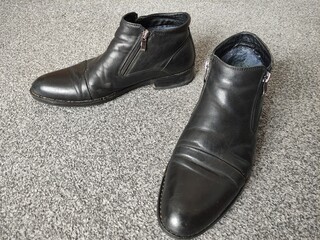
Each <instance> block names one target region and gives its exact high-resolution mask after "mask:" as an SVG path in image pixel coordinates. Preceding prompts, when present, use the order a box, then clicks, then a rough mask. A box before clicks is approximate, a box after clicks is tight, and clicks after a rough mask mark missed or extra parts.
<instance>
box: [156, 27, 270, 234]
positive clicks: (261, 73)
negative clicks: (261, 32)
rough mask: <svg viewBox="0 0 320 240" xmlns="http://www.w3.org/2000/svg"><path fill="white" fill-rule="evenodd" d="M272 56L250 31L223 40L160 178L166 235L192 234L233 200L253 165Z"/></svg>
mask: <svg viewBox="0 0 320 240" xmlns="http://www.w3.org/2000/svg"><path fill="white" fill-rule="evenodd" d="M271 65H272V58H271V55H270V53H269V50H268V48H267V47H266V45H265V44H264V43H263V42H262V41H261V40H260V39H259V38H258V37H257V36H256V35H254V34H251V33H247V32H243V33H239V34H236V35H234V36H232V37H230V38H228V39H227V40H225V41H224V42H222V43H221V44H220V45H219V46H218V47H217V48H216V49H215V50H214V52H213V54H212V56H211V59H210V61H209V62H208V65H207V72H206V76H205V84H204V87H203V90H202V94H201V96H200V99H199V101H198V104H197V106H196V107H195V109H194V111H193V113H192V116H191V119H190V120H189V123H188V124H187V126H186V128H185V129H184V131H183V133H182V135H181V137H180V139H179V141H178V143H177V145H176V147H175V149H174V152H173V155H172V157H171V160H170V162H169V163H168V166H167V169H166V172H165V175H164V177H163V181H162V185H161V189H160V195H159V202H158V218H159V222H160V225H161V227H162V228H163V229H164V230H165V231H166V232H167V233H168V234H169V235H171V236H173V237H177V238H192V237H195V236H197V235H199V234H201V233H203V232H204V231H206V230H207V229H208V228H209V227H210V226H212V225H213V224H214V223H215V222H216V221H217V220H218V219H219V218H220V217H221V216H222V215H223V214H224V213H225V211H226V210H227V209H228V207H229V206H230V205H231V204H232V203H233V202H234V201H235V199H236V197H237V196H238V195H239V193H240V192H241V190H242V188H243V186H244V185H245V183H246V180H247V179H248V177H249V173H250V170H251V167H252V161H253V155H254V150H255V143H256V131H257V126H258V120H259V117H260V113H261V107H262V100H263V96H264V94H265V92H266V89H267V82H268V80H269V77H270V71H271Z"/></svg>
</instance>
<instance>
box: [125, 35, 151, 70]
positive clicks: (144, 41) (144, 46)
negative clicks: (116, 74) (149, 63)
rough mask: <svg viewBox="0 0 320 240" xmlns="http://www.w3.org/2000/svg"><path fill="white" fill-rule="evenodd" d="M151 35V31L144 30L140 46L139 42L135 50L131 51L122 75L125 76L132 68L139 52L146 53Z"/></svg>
mask: <svg viewBox="0 0 320 240" xmlns="http://www.w3.org/2000/svg"><path fill="white" fill-rule="evenodd" d="M149 35H150V32H149V30H148V29H144V30H143V32H142V34H141V38H140V44H139V41H137V42H136V44H135V45H134V48H133V50H132V51H131V53H130V56H129V57H128V58H127V61H126V62H125V64H124V65H123V67H122V69H121V75H125V74H126V73H127V71H128V69H129V67H130V66H131V63H132V62H133V61H134V59H135V58H136V56H137V55H138V53H139V50H141V51H146V49H147V41H148V37H149Z"/></svg>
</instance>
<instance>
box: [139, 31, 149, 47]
mask: <svg viewBox="0 0 320 240" xmlns="http://www.w3.org/2000/svg"><path fill="white" fill-rule="evenodd" d="M149 34H150V32H149V30H148V29H145V30H143V32H142V36H141V43H140V50H141V51H146V50H147V41H148V37H149Z"/></svg>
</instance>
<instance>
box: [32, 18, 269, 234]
mask: <svg viewBox="0 0 320 240" xmlns="http://www.w3.org/2000/svg"><path fill="white" fill-rule="evenodd" d="M189 24H190V16H189V14H187V13H166V14H152V15H148V16H142V17H138V16H137V14H136V13H128V14H126V15H125V16H124V17H123V18H122V20H121V22H120V26H119V28H118V29H117V31H116V33H115V36H114V38H113V40H112V41H111V43H110V45H109V47H108V49H107V50H106V52H104V53H103V54H101V55H100V56H98V57H96V58H92V59H89V60H87V61H83V62H81V63H79V64H77V65H74V66H71V67H69V68H65V69H62V70H59V71H55V72H52V73H48V74H46V75H43V76H41V77H39V78H38V79H37V80H36V81H35V82H34V83H33V85H32V87H31V89H30V92H31V94H32V96H33V97H34V98H35V99H37V100H39V101H41V102H45V103H50V104H55V105H63V106H86V105H93V104H99V103H104V102H107V101H110V100H112V99H114V98H116V97H119V96H120V95H122V94H124V93H126V92H128V91H130V90H133V89H135V88H138V87H141V86H144V85H148V84H153V85H154V87H155V88H156V89H165V88H172V87H178V86H183V85H185V84H188V83H190V82H191V81H192V80H193V78H194V76H195V71H194V63H195V49H194V44H193V40H192V37H191V34H190V30H189ZM271 67H272V57H271V54H270V52H269V50H268V48H267V47H266V45H265V44H264V43H263V42H262V41H261V40H260V39H259V38H258V37H257V36H256V35H254V34H252V33H249V32H241V33H238V34H236V35H234V36H231V37H230V38H228V39H226V40H225V41H223V42H222V43H221V44H220V45H218V46H217V47H216V48H215V50H214V51H213V53H212V55H211V58H210V60H209V61H208V62H207V64H206V74H205V76H204V86H203V90H202V93H201V96H200V99H199V101H198V103H197V105H196V107H195V109H194V111H193V113H192V115H191V118H190V120H189V122H188V124H187V126H186V127H185V129H184V131H183V133H182V135H181V137H180V139H179V140H178V143H177V145H176V147H175V149H174V152H173V154H172V157H171V160H170V161H169V163H168V165H167V168H166V171H165V174H164V177H163V181H162V184H161V187H160V194H159V201H158V219H159V223H160V226H161V227H162V229H163V230H164V231H165V232H166V233H167V234H169V235H170V236H172V237H176V238H192V237H195V236H197V235H199V234H201V233H203V232H204V231H206V230H207V229H208V228H209V227H210V226H212V225H213V224H214V223H215V222H216V221H217V220H218V219H219V218H220V217H221V216H222V215H223V214H224V213H225V212H226V210H227V209H228V207H229V206H230V205H231V204H232V203H233V202H234V201H235V199H236V197H237V196H238V195H239V194H240V192H241V190H242V189H243V187H244V185H245V183H246V180H247V179H248V177H249V174H250V170H251V167H252V163H253V155H254V150H255V143H256V132H257V126H258V121H259V118H260V114H261V108H262V101H263V96H264V94H265V92H266V90H267V82H268V80H269V77H270V72H271Z"/></svg>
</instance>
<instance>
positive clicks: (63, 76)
mask: <svg viewBox="0 0 320 240" xmlns="http://www.w3.org/2000/svg"><path fill="white" fill-rule="evenodd" d="M83 68H84V63H80V64H77V65H75V66H72V67H69V68H66V69H61V70H58V71H55V72H51V73H48V74H45V75H42V76H41V77H39V78H37V79H36V80H35V81H34V82H33V84H32V86H31V88H30V92H31V94H32V95H33V96H34V97H36V98H41V99H42V100H46V99H52V100H56V101H82V100H89V99H91V98H90V94H89V91H88V88H87V85H86V82H85V79H84V75H83Z"/></svg>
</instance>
